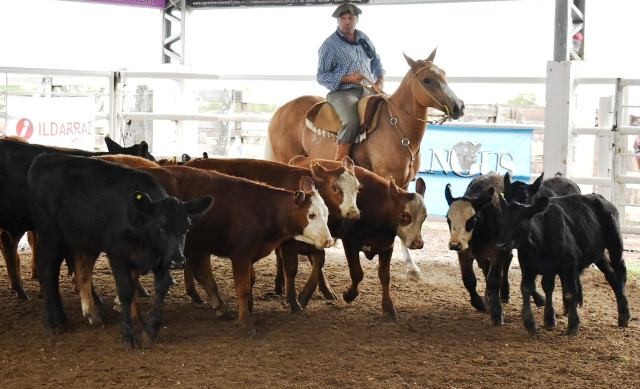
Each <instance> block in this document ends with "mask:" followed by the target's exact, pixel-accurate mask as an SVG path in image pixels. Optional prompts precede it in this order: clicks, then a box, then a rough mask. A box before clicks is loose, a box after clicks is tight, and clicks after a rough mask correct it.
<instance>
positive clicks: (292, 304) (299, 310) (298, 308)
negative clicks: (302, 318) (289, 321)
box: [289, 299, 304, 314]
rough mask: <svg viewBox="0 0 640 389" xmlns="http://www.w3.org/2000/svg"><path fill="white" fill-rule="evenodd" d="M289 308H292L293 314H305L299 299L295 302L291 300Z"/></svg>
mask: <svg viewBox="0 0 640 389" xmlns="http://www.w3.org/2000/svg"><path fill="white" fill-rule="evenodd" d="M289 307H290V308H291V313H295V314H301V313H303V312H304V308H302V305H300V303H299V302H298V300H297V299H295V300H294V301H291V300H290V301H289Z"/></svg>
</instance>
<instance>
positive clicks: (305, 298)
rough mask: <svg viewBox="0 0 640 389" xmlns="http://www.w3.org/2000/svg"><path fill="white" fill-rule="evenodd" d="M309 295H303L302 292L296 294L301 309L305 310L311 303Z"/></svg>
mask: <svg viewBox="0 0 640 389" xmlns="http://www.w3.org/2000/svg"><path fill="white" fill-rule="evenodd" d="M311 295H312V294H311V293H305V292H304V291H302V292H300V293H298V301H299V302H300V306H302V308H306V307H307V305H309V301H311Z"/></svg>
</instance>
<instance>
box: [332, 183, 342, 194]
mask: <svg viewBox="0 0 640 389" xmlns="http://www.w3.org/2000/svg"><path fill="white" fill-rule="evenodd" d="M331 190H332V191H333V193H339V192H340V187H339V186H338V185H335V184H334V185H331Z"/></svg>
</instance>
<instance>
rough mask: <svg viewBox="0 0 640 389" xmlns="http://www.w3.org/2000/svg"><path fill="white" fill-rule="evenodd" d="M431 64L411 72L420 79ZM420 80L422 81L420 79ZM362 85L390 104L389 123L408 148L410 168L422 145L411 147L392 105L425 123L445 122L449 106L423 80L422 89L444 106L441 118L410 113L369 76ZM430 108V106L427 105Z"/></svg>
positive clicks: (401, 142) (403, 144)
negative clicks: (395, 102)
mask: <svg viewBox="0 0 640 389" xmlns="http://www.w3.org/2000/svg"><path fill="white" fill-rule="evenodd" d="M429 67H430V66H429V65H427V66H424V67H422V68H421V69H420V70H418V71H417V72H416V73H413V72H411V74H413V76H414V77H416V79H418V75H419V74H420V73H421V72H422V71H423V70H426V69H428V68H429ZM418 81H420V80H419V79H418ZM361 84H362V86H363V87H365V88H367V89H369V90H370V91H372V92H374V93H376V94H378V95H380V96H381V97H382V98H383V99H384V100H385V101H386V102H387V103H388V104H387V109H388V110H389V124H390V125H391V126H392V127H394V128H395V129H396V130H397V131H398V133H399V134H400V137H401V139H400V144H401V145H402V146H404V147H406V148H407V152H408V153H409V157H410V159H409V170H410V168H411V166H413V164H414V163H415V160H416V156H417V155H418V153H420V145H418V148H417V149H416V150H415V152H414V151H413V150H412V147H411V140H409V138H407V136H406V135H405V134H404V132H403V131H402V128H400V121H399V119H398V117H397V116H396V115H394V114H393V112H392V110H391V106H393V107H394V108H395V109H396V110H398V111H401V112H404V113H405V114H406V115H407V116H408V117H410V118H412V119H414V120H417V121H420V122H423V123H427V124H442V123H444V122H445V121H446V120H447V119H449V117H450V115H449V108H448V107H447V105H446V104H442V103H441V102H440V101H439V100H438V99H437V98H436V97H435V96H434V95H433V94H432V93H431V92H429V90H428V89H427V88H426V87H424V86H423V85H422V82H420V85H421V86H422V89H423V90H424V91H425V92H426V93H427V95H429V97H431V99H433V101H435V102H436V103H437V104H438V105H440V107H442V108H443V112H444V115H442V118H441V119H439V120H434V121H429V120H427V119H422V118H418V117H415V116H413V115H411V114H409V113H408V112H407V111H406V110H404V109H401V108H399V107H398V106H397V105H395V104H394V103H393V102H392V101H391V98H390V96H389V95H388V94H386V93H384V91H382V89H380V88H379V87H378V86H377V85H376V84H375V83H374V82H372V81H371V80H369V79H368V78H367V77H364V79H363V80H362V83H361ZM427 108H428V107H427ZM410 174H411V172H410V171H409V172H408V173H407V177H405V179H404V182H403V183H405V182H406V180H407V178H409V175H410Z"/></svg>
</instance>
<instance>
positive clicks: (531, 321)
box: [522, 314, 538, 335]
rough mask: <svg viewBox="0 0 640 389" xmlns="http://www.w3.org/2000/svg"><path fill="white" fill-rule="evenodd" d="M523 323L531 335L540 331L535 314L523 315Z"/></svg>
mask: <svg viewBox="0 0 640 389" xmlns="http://www.w3.org/2000/svg"><path fill="white" fill-rule="evenodd" d="M522 323H523V324H524V328H526V329H527V332H529V334H530V335H535V334H536V333H537V332H538V329H537V328H536V321H535V318H534V317H533V314H531V315H524V316H523V317H522Z"/></svg>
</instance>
